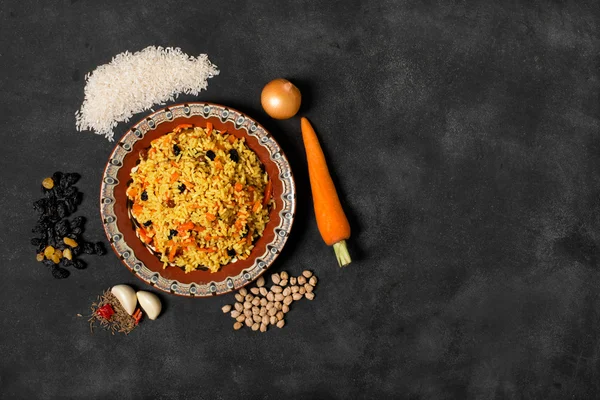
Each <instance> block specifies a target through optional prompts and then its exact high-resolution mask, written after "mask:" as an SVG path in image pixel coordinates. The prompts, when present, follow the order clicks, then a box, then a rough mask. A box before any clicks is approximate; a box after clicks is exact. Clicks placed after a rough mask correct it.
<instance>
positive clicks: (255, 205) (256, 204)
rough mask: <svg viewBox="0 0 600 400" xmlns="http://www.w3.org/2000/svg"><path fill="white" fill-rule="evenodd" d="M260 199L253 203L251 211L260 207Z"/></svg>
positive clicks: (255, 210)
mask: <svg viewBox="0 0 600 400" xmlns="http://www.w3.org/2000/svg"><path fill="white" fill-rule="evenodd" d="M260 206H261V204H260V201H257V202H256V203H254V206H252V212H253V213H255V212H257V211H258V210H259V209H260Z"/></svg>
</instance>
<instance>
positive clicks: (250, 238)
mask: <svg viewBox="0 0 600 400" xmlns="http://www.w3.org/2000/svg"><path fill="white" fill-rule="evenodd" d="M252 235H254V229H250V231H249V232H248V236H246V244H247V245H251V244H252Z"/></svg>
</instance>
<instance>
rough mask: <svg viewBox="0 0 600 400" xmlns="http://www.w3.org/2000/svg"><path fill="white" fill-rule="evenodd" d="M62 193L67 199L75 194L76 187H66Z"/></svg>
mask: <svg viewBox="0 0 600 400" xmlns="http://www.w3.org/2000/svg"><path fill="white" fill-rule="evenodd" d="M63 194H64V197H66V198H67V199H70V198H72V197H74V196H75V195H76V194H77V188H76V187H75V186H71V187H68V188H66V189H65V191H64V193H63Z"/></svg>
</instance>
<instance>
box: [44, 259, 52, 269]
mask: <svg viewBox="0 0 600 400" xmlns="http://www.w3.org/2000/svg"><path fill="white" fill-rule="evenodd" d="M42 264H44V265H45V266H46V267H53V266H54V261H52V260H49V259H47V258H46V259H45V260H44V261H42Z"/></svg>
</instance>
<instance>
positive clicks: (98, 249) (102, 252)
mask: <svg viewBox="0 0 600 400" xmlns="http://www.w3.org/2000/svg"><path fill="white" fill-rule="evenodd" d="M94 250H95V251H96V254H97V255H99V256H103V255H105V254H106V249H104V243H102V242H97V243H96V244H94Z"/></svg>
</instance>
